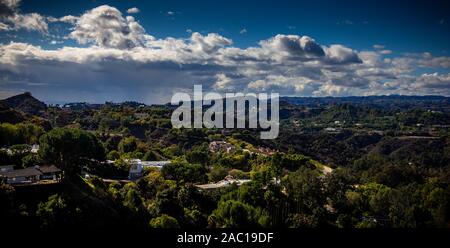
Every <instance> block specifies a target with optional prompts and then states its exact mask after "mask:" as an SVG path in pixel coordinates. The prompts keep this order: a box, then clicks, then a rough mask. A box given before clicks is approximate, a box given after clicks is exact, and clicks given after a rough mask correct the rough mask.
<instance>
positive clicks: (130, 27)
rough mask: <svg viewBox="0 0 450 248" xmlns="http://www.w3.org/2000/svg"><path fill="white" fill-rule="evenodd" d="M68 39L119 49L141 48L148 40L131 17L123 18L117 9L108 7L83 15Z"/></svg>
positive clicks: (143, 31) (95, 9) (141, 28)
mask: <svg viewBox="0 0 450 248" xmlns="http://www.w3.org/2000/svg"><path fill="white" fill-rule="evenodd" d="M69 37H71V38H73V39H75V40H77V41H78V42H79V43H80V44H88V43H92V44H96V45H98V46H102V47H110V48H121V49H125V48H132V47H136V46H143V45H144V43H145V42H146V40H147V39H148V38H149V37H148V36H147V35H145V30H144V28H143V27H142V26H141V25H140V24H139V23H137V22H136V21H135V19H134V18H133V17H131V16H127V17H126V18H124V17H123V16H122V13H121V12H120V11H119V10H118V9H116V8H114V7H110V6H108V5H102V6H99V7H97V8H94V9H92V10H90V11H87V12H86V13H84V14H83V15H82V16H81V17H80V18H79V19H78V21H77V22H76V25H75V29H74V31H72V32H71V33H70V34H69Z"/></svg>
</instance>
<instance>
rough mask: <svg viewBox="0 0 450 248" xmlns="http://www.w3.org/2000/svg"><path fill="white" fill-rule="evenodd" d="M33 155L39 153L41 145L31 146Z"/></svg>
mask: <svg viewBox="0 0 450 248" xmlns="http://www.w3.org/2000/svg"><path fill="white" fill-rule="evenodd" d="M30 152H31V153H38V152H39V145H37V144H34V145H32V146H31V151H30Z"/></svg>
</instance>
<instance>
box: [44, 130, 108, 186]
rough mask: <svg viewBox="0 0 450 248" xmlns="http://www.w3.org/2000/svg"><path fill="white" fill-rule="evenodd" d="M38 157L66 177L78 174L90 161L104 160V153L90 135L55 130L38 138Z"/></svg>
mask: <svg viewBox="0 0 450 248" xmlns="http://www.w3.org/2000/svg"><path fill="white" fill-rule="evenodd" d="M39 141H40V148H39V155H40V157H41V158H42V159H43V160H44V161H47V162H48V163H50V164H55V165H56V166H58V167H60V168H61V169H62V170H64V172H65V175H66V176H69V177H71V176H73V175H76V174H78V173H79V172H80V170H81V168H82V166H83V165H87V164H90V163H92V160H104V159H105V151H104V148H103V146H102V145H101V143H100V142H99V140H98V139H97V138H96V137H95V136H94V135H93V134H91V133H88V132H85V131H82V130H79V129H68V128H56V129H53V130H52V131H50V132H48V133H46V134H44V135H42V136H41V138H40V140H39Z"/></svg>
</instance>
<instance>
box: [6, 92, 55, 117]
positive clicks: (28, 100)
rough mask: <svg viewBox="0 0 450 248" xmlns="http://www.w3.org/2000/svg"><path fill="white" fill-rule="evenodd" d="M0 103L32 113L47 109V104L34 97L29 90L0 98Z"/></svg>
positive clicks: (40, 112) (39, 112) (37, 113)
mask: <svg viewBox="0 0 450 248" xmlns="http://www.w3.org/2000/svg"><path fill="white" fill-rule="evenodd" d="M0 105H2V106H4V107H8V108H12V109H14V110H20V111H22V112H24V113H27V114H32V115H39V114H42V113H43V112H45V111H46V110H47V105H46V104H45V103H43V102H41V101H39V100H38V99H36V98H34V97H33V96H32V95H31V93H30V92H25V93H23V94H19V95H16V96H12V97H9V98H6V99H4V100H0Z"/></svg>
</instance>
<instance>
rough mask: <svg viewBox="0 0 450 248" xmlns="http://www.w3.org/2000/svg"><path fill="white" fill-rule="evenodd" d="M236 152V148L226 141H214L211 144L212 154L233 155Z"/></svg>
mask: <svg viewBox="0 0 450 248" xmlns="http://www.w3.org/2000/svg"><path fill="white" fill-rule="evenodd" d="M235 150H236V148H235V147H234V146H233V145H232V144H230V143H228V142H226V141H213V142H211V143H209V151H210V152H214V153H216V152H220V151H224V152H226V153H231V152H234V151H235Z"/></svg>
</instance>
